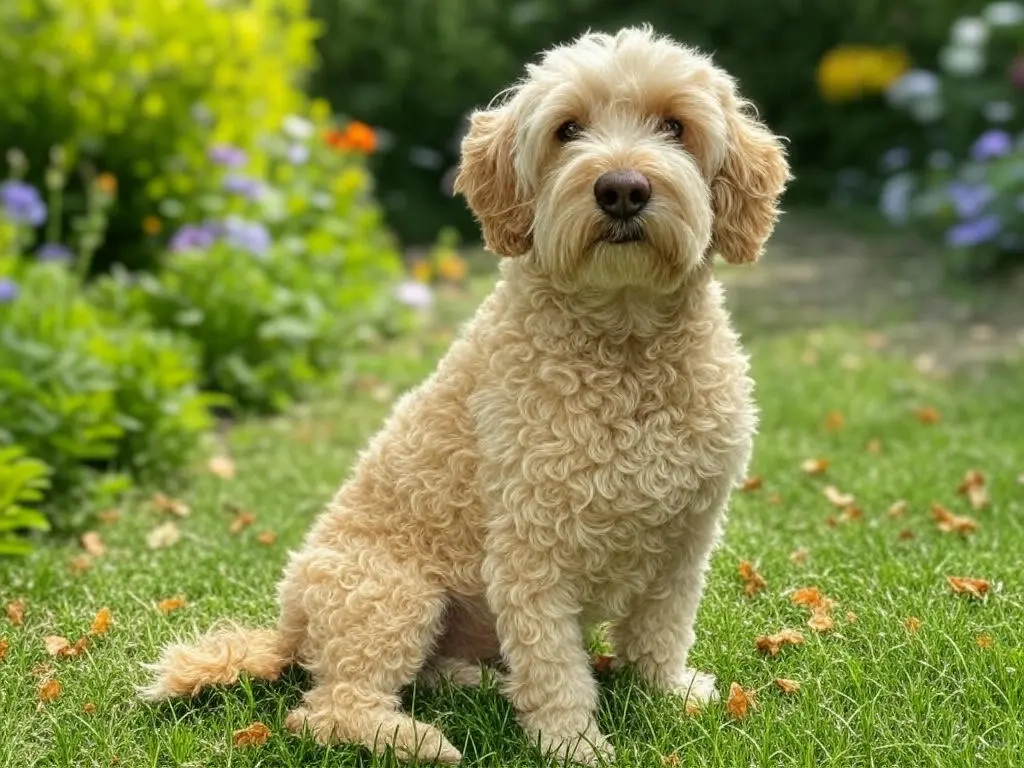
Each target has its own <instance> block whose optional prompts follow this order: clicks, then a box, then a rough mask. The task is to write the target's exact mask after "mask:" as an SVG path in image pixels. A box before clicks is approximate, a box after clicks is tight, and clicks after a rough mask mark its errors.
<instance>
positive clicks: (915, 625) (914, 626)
mask: <svg viewBox="0 0 1024 768" xmlns="http://www.w3.org/2000/svg"><path fill="white" fill-rule="evenodd" d="M903 626H904V627H906V628H907V632H910V633H914V632H917V630H919V629H920V628H921V620H920V619H919V618H917V616H911V617H910V618H909V619H907V620H906V621H904V622H903Z"/></svg>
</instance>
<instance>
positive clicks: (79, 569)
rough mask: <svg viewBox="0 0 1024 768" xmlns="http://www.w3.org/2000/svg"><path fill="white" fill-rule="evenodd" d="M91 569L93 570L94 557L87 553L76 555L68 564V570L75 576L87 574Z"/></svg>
mask: <svg viewBox="0 0 1024 768" xmlns="http://www.w3.org/2000/svg"><path fill="white" fill-rule="evenodd" d="M90 568H92V555H89V554H86V553H82V554H81V555H75V556H74V557H73V558H71V560H70V561H69V562H68V570H70V571H71V573H73V574H75V575H78V574H80V573H85V572H86V571H88V570H89V569H90Z"/></svg>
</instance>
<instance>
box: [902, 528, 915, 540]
mask: <svg viewBox="0 0 1024 768" xmlns="http://www.w3.org/2000/svg"><path fill="white" fill-rule="evenodd" d="M916 536H917V534H916V533H914V532H913V531H912V530H910V529H909V528H904V529H903V530H902V531H900V541H910V540H911V539H913V538H915V537H916Z"/></svg>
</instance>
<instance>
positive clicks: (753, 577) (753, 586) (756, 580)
mask: <svg viewBox="0 0 1024 768" xmlns="http://www.w3.org/2000/svg"><path fill="white" fill-rule="evenodd" d="M737 571H738V572H739V574H740V578H741V579H743V581H744V582H745V584H744V586H743V594H745V595H746V596H747V597H753V596H754V595H756V594H757V593H758V592H760V591H761V590H762V589H764V588H765V587H767V586H768V582H767V581H765V580H764V577H763V576H761V574H759V573H758V572H757V571H756V570H754V566H753V565H751V564H750V563H748V562H747V561H746V560H741V561H740V564H739V566H738V568H737Z"/></svg>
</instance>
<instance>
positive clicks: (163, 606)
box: [156, 595, 188, 613]
mask: <svg viewBox="0 0 1024 768" xmlns="http://www.w3.org/2000/svg"><path fill="white" fill-rule="evenodd" d="M186 605H188V603H187V602H186V601H185V598H184V597H181V596H180V595H177V596H175V597H169V598H167V599H166V600H161V601H160V602H159V603H157V604H156V609H157V610H158V611H160V613H173V612H174V611H177V610H178V609H180V608H184V607H185V606H186Z"/></svg>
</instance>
